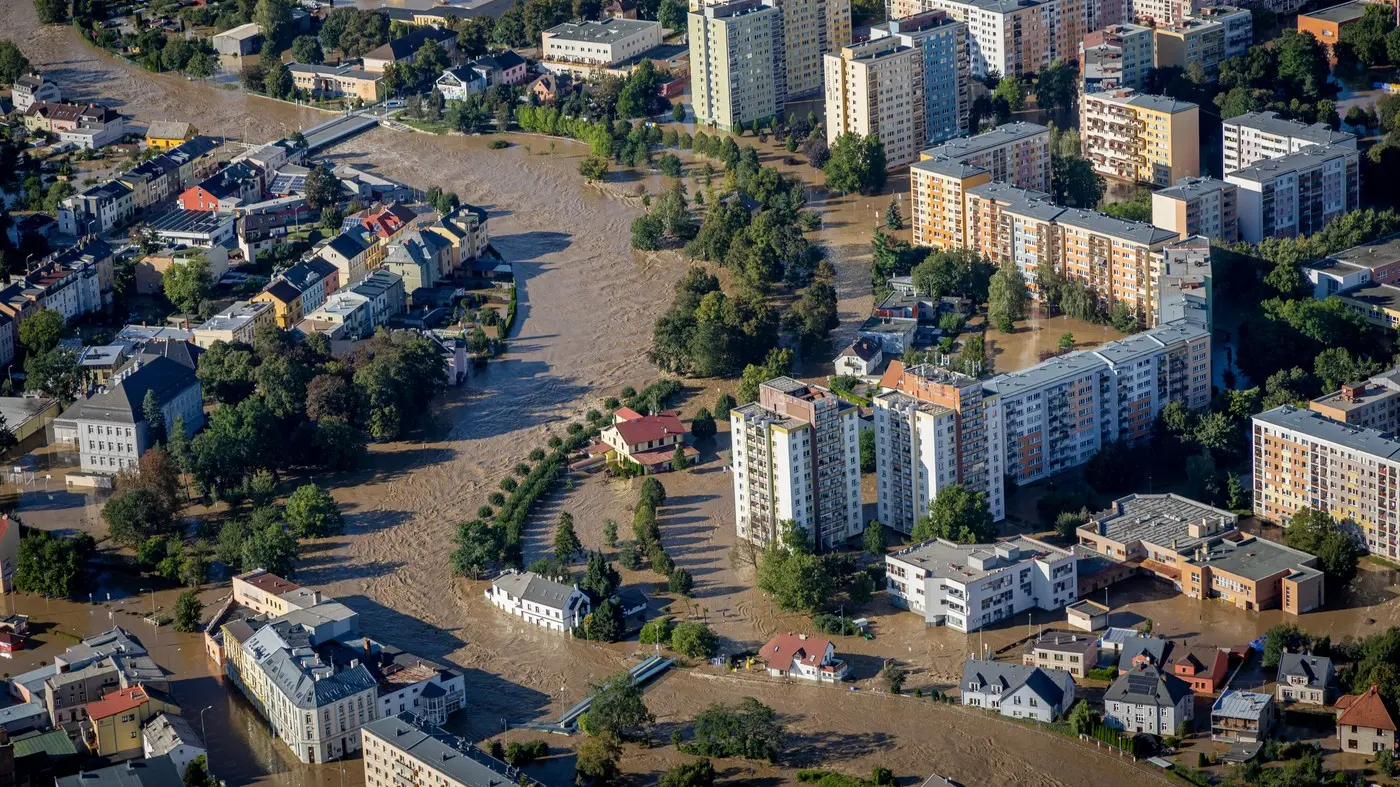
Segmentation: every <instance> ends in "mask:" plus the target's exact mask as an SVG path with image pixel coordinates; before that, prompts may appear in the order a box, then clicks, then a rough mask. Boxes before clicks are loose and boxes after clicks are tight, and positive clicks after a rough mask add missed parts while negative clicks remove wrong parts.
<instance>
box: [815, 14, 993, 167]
mask: <svg viewBox="0 0 1400 787" xmlns="http://www.w3.org/2000/svg"><path fill="white" fill-rule="evenodd" d="M870 37H871V38H872V39H879V38H893V39H894V40H896V41H898V42H900V43H901V44H903V45H904V46H908V47H912V48H914V49H916V50H918V52H919V56H920V59H921V62H922V66H923V90H924V92H923V97H922V101H923V109H924V143H925V144H927V145H936V144H938V143H940V142H944V141H946V140H949V139H952V138H954V137H957V136H960V135H962V134H964V133H966V132H967V125H968V112H969V110H971V108H972V100H971V99H970V98H969V95H968V91H969V82H970V79H971V70H970V66H969V64H968V54H967V41H968V36H967V25H966V24H964V23H962V22H959V21H957V20H955V19H953V18H952V17H951V16H948V15H947V14H946V13H944V12H942V11H930V12H928V13H924V14H919V15H917V16H911V17H906V18H904V19H891V20H889V21H888V22H884V23H881V24H878V25H874V26H872V27H871V28H870ZM828 84H830V83H828ZM915 100H919V97H918V96H917V95H916V96H915Z"/></svg>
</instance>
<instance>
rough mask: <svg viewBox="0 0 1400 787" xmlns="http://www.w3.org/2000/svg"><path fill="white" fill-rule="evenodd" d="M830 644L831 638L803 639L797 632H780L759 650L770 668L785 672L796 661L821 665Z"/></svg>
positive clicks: (815, 665) (809, 664) (809, 665)
mask: <svg viewBox="0 0 1400 787" xmlns="http://www.w3.org/2000/svg"><path fill="white" fill-rule="evenodd" d="M830 645H831V640H829V639H812V638H808V639H803V638H802V637H801V636H799V635H797V634H779V635H778V636H776V637H774V638H772V639H770V640H768V644H766V645H764V646H763V650H762V651H760V652H759V658H762V659H763V660H764V661H765V662H767V664H768V667H769V668H770V669H776V670H782V671H784V672H786V671H787V670H790V669H792V663H793V662H794V661H796V662H799V663H801V664H805V665H806V666H808V667H819V666H821V663H822V659H823V658H825V657H826V649H827V647H829V646H830Z"/></svg>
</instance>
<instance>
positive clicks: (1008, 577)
mask: <svg viewBox="0 0 1400 787" xmlns="http://www.w3.org/2000/svg"><path fill="white" fill-rule="evenodd" d="M1078 562H1079V559H1078V558H1077V557H1075V555H1074V553H1072V552H1068V551H1066V550H1063V549H1059V548H1057V547H1052V546H1050V545H1049V544H1046V543H1043V542H1040V541H1036V540H1035V539H1032V538H1027V537H1025V536H1017V537H1015V538H1010V539H1007V540H1005V541H998V542H996V543H993V544H954V543H953V542H951V541H945V540H943V539H941V538H940V539H934V540H932V541H925V542H923V543H922V544H916V545H914V546H911V547H907V548H905V549H901V550H899V551H898V552H895V553H893V554H890V555H887V556H886V557H885V577H886V580H885V582H886V587H887V588H888V589H889V591H890V601H891V603H893V604H894V605H895V606H897V607H902V608H904V609H907V610H909V611H911V612H916V613H919V614H921V615H923V617H924V622H925V623H926V624H927V625H931V626H947V627H948V628H951V629H953V630H954V631H961V632H963V633H965V634H966V633H969V632H973V631H976V630H978V629H980V628H982V627H983V626H988V625H991V624H993V623H996V622H998V621H1001V620H1006V619H1009V618H1012V617H1014V616H1016V615H1020V614H1021V613H1023V612H1027V611H1029V610H1032V609H1044V610H1056V609H1060V608H1061V607H1063V606H1065V605H1066V604H1069V603H1072V602H1074V601H1076V600H1078V598H1079V578H1078V574H1077V570H1076V567H1077V565H1078Z"/></svg>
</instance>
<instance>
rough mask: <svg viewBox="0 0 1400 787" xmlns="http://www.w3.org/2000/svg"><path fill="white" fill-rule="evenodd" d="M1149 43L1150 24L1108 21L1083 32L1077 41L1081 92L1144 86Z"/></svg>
mask: <svg viewBox="0 0 1400 787" xmlns="http://www.w3.org/2000/svg"><path fill="white" fill-rule="evenodd" d="M1152 45H1153V44H1152V28H1150V27H1144V26H1142V25H1132V24H1116V25H1110V26H1109V27H1105V28H1104V29H1102V30H1095V31H1092V32H1090V33H1089V34H1087V35H1085V36H1084V38H1083V39H1082V40H1081V41H1080V42H1079V75H1080V92H1081V93H1098V92H1100V91H1104V90H1117V89H1118V88H1129V89H1131V90H1142V89H1144V88H1146V87H1147V74H1148V72H1150V71H1151V70H1152Z"/></svg>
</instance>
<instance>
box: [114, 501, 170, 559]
mask: <svg viewBox="0 0 1400 787" xmlns="http://www.w3.org/2000/svg"><path fill="white" fill-rule="evenodd" d="M102 519H103V521H105V522H106V523H107V536H108V537H109V538H111V539H112V540H113V541H114V542H116V543H118V544H120V545H122V546H126V547H136V546H139V545H140V544H142V543H144V542H145V541H146V539H148V538H150V537H151V536H154V535H162V534H164V533H166V532H167V531H169V530H170V525H171V522H170V512H169V511H167V510H166V509H165V508H164V507H163V506H162V505H161V504H160V501H159V500H158V499H157V497H156V495H155V494H153V493H152V492H151V491H150V490H148V489H143V488H139V487H138V488H135V489H129V490H125V491H122V492H119V493H118V494H115V495H113V496H112V497H110V498H108V500H107V502H106V503H105V504H104V505H103V506H102Z"/></svg>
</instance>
